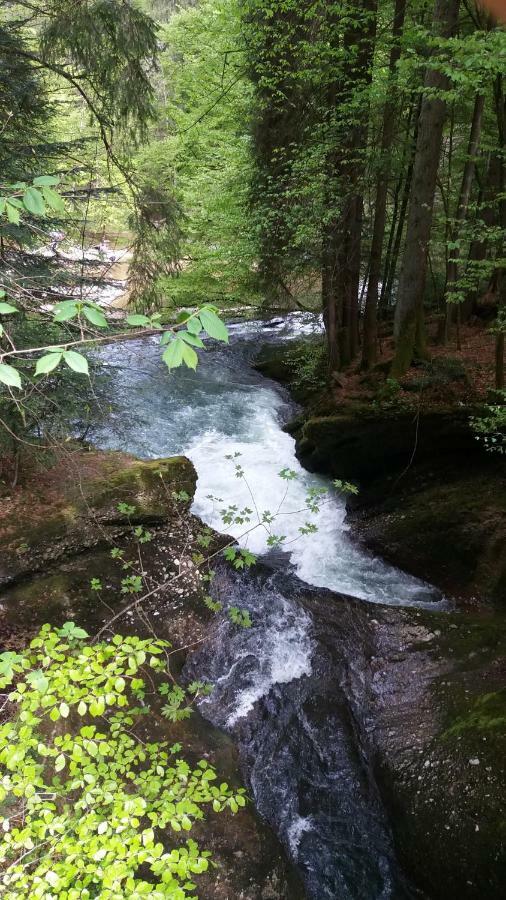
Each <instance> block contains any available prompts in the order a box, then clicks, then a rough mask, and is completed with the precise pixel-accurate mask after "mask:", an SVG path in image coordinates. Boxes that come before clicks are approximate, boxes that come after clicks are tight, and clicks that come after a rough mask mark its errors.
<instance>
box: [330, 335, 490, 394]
mask: <svg viewBox="0 0 506 900" xmlns="http://www.w3.org/2000/svg"><path fill="white" fill-rule="evenodd" d="M437 329H438V323H437V320H436V319H432V320H429V322H428V324H427V349H428V354H429V359H428V360H427V361H426V362H422V363H420V364H419V365H417V366H413V367H411V368H410V369H409V371H408V372H407V374H406V375H405V376H404V377H403V378H402V380H401V381H400V383H399V384H397V383H396V382H394V381H391V380H390V379H389V378H388V375H387V378H386V380H385V372H386V371H387V370H388V367H389V364H390V362H391V360H392V359H393V355H394V338H393V334H392V332H391V329H390V328H389V329H388V331H387V329H386V328H385V329H384V331H387V333H386V334H384V335H383V337H382V338H381V341H380V354H379V358H378V362H377V365H376V367H375V369H374V370H373V371H372V372H371V373H366V374H364V372H362V371H360V368H359V366H354V367H352V368H351V369H350V370H349V371H348V372H346V373H345V374H344V375H340V376H339V382H338V385H337V386H336V388H335V390H334V391H333V394H334V397H335V399H336V402H337V404H338V406H341V405H343V404H346V402H347V401H353V400H358V399H366V400H373V401H375V402H377V403H379V404H381V403H385V402H389V401H391V402H393V401H394V399H395V401H396V402H402V403H403V404H405V405H408V406H413V407H414V406H418V405H419V403H420V399H421V395H422V394H423V399H424V401H425V403H426V404H430V405H431V406H434V405H444V406H446V407H447V406H448V405H453V404H458V405H460V404H474V403H482V402H486V400H487V395H488V392H489V391H490V390H493V387H494V347H495V339H494V335H493V334H492V333H491V332H490V330H489V327H488V324H484V323H482V322H477V323H473V324H471V325H462V326H461V329H460V349H459V348H458V346H457V341H456V337H455V335H452V338H451V340H450V341H449V342H448V343H447V344H445V345H442V344H440V343H437V338H436V336H437Z"/></svg>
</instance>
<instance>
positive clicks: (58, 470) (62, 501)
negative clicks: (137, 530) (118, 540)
mask: <svg viewBox="0 0 506 900" xmlns="http://www.w3.org/2000/svg"><path fill="white" fill-rule="evenodd" d="M196 482H197V474H196V472H195V469H194V467H193V465H192V463H191V462H190V461H189V460H188V459H186V458H185V457H182V456H176V457H171V458H168V459H155V460H147V461H142V460H138V459H135V458H134V457H131V456H127V455H126V454H123V453H112V452H99V451H90V452H79V453H74V454H69V456H68V457H66V458H63V459H62V460H60V461H59V462H58V463H57V464H56V465H55V466H54V467H53V468H52V469H49V470H48V471H47V472H44V473H40V474H38V475H37V476H34V477H33V478H32V480H31V481H30V482H29V484H28V485H27V486H26V487H23V488H20V489H18V490H17V491H14V492H13V493H12V494H11V496H9V497H4V498H3V499H2V501H1V505H0V513H1V525H0V544H1V546H2V553H1V556H0V585H5V584H9V583H10V582H12V581H15V580H16V579H19V578H21V577H25V576H26V575H27V574H28V573H30V572H33V571H37V570H40V569H44V568H46V567H47V565H48V564H49V563H51V562H54V561H56V560H60V559H63V558H65V557H68V556H71V555H75V554H76V553H78V552H80V551H82V550H84V549H86V548H89V547H94V546H99V545H104V544H105V543H107V541H109V540H110V538H111V537H113V536H114V535H119V534H121V533H122V532H124V530H125V529H126V528H128V527H130V526H131V525H132V524H140V523H142V524H155V523H161V522H164V521H167V520H168V519H170V518H171V517H173V516H174V515H176V514H177V511H178V510H179V508H180V503H181V502H183V503H184V502H186V501H189V500H191V498H192V497H193V494H194V491H195V485H196ZM185 498H186V500H185ZM120 503H124V504H127V505H128V506H129V507H132V508H133V509H132V511H131V512H128V513H127V512H122V511H121V509H120V508H119V504H120Z"/></svg>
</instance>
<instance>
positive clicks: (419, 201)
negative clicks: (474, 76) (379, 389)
mask: <svg viewBox="0 0 506 900" xmlns="http://www.w3.org/2000/svg"><path fill="white" fill-rule="evenodd" d="M458 11H459V0H436V5H435V9H434V17H433V33H434V34H435V35H436V36H441V37H444V38H447V37H450V36H451V35H452V34H454V32H455V29H456V26H457V22H458ZM448 84H449V82H448V77H447V76H446V75H445V74H444V72H442V71H441V70H439V69H437V68H432V67H431V68H428V69H427V72H426V75H425V87H426V88H427V89H428V92H427V94H426V95H425V96H424V98H423V101H422V109H421V112H420V121H419V130H418V140H417V147H416V156H415V163H414V170H413V184H412V190H411V196H410V201H409V209H408V222H407V229H406V242H405V247H404V256H403V261H402V269H401V276H400V281H399V297H398V300H397V306H396V310H395V330H394V335H395V341H396V349H395V357H394V361H393V365H392V374H393V376H394V377H400V376H402V375H404V373H405V372H406V371H407V369H408V368H409V366H410V365H411V363H412V361H413V359H414V358H416V357H419V358H423V357H425V356H426V347H425V333H424V317H423V298H424V292H425V282H426V277H427V251H428V247H429V241H430V235H431V228H432V214H433V208H434V195H435V189H436V181H437V173H438V166H439V157H440V153H441V141H442V136H443V127H444V122H445V118H446V101H445V100H444V99H443V97H441V96H440V95H439V92H441V91H444V90H445V89H446V90H447V89H448Z"/></svg>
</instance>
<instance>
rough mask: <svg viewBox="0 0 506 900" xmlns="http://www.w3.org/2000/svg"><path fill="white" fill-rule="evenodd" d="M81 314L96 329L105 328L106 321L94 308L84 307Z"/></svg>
mask: <svg viewBox="0 0 506 900" xmlns="http://www.w3.org/2000/svg"><path fill="white" fill-rule="evenodd" d="M83 313H84V315H85V316H86V318H87V319H88V322H91V324H92V325H96V326H97V328H107V319H106V317H105V316H104V314H103V313H101V312H100V310H99V309H95V307H94V306H85V307H84V309H83Z"/></svg>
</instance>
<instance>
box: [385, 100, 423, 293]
mask: <svg viewBox="0 0 506 900" xmlns="http://www.w3.org/2000/svg"><path fill="white" fill-rule="evenodd" d="M421 108H422V105H421V100H420V101H419V103H418V104H417V107H416V119H415V127H414V129H413V136H412V139H411V141H410V150H409V162H408V168H407V171H406V176H405V178H404V179H401V180H400V181H399V192H400V189H401V188H402V198H401V205H400V209H398V205H397V202H396V203H395V204H394V210H393V218H392V230H391V241H390V242H389V246H388V249H387V256H386V260H385V271H384V274H383V285H382V288H381V296H380V303H379V305H380V309H386V307H387V306H388V304H389V302H390V298H391V296H392V288H393V283H394V279H395V273H396V271H397V261H398V259H399V251H400V249H401V241H402V234H403V231H404V222H405V219H406V212H407V209H408V202H409V195H410V193H411V182H412V180H413V168H414V164H415V155H416V143H417V140H418V122H419V121H420V110H421ZM413 111H415V110H414V107H412V108H411V115H412V113H413ZM410 117H411V116H410Z"/></svg>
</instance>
